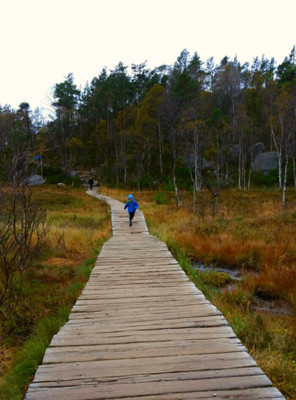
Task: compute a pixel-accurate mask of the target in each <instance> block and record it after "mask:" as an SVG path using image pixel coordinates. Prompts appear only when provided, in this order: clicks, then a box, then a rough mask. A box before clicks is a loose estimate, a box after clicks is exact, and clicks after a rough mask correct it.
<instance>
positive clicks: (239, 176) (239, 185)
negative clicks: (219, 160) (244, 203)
mask: <svg viewBox="0 0 296 400" xmlns="http://www.w3.org/2000/svg"><path fill="white" fill-rule="evenodd" d="M241 166H242V149H241V144H239V152H238V189H239V190H241V189H242V184H241V174H242V171H241Z"/></svg>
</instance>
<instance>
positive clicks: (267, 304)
mask: <svg viewBox="0 0 296 400" xmlns="http://www.w3.org/2000/svg"><path fill="white" fill-rule="evenodd" d="M252 307H253V309H254V310H255V311H259V312H263V313H268V314H272V315H275V316H289V315H293V314H294V311H293V309H292V307H290V306H289V304H287V303H284V302H279V301H276V300H263V299H261V298H260V297H257V296H254V304H253V306H252Z"/></svg>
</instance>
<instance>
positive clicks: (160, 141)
mask: <svg viewBox="0 0 296 400" xmlns="http://www.w3.org/2000/svg"><path fill="white" fill-rule="evenodd" d="M162 142H163V139H162V131H161V126H160V121H158V148H159V171H160V175H163V167H162V145H163V143H162Z"/></svg>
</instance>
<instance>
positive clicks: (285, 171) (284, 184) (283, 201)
mask: <svg viewBox="0 0 296 400" xmlns="http://www.w3.org/2000/svg"><path fill="white" fill-rule="evenodd" d="M285 156H286V157H285V167H284V181H283V192H282V207H283V209H284V208H285V206H286V190H287V172H288V163H289V158H288V149H286V155H285Z"/></svg>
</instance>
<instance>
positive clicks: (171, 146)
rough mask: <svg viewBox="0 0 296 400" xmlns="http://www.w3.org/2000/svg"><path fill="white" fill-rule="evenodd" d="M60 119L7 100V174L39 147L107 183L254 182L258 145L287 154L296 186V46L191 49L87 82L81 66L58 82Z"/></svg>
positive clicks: (54, 161) (287, 177) (53, 161)
mask: <svg viewBox="0 0 296 400" xmlns="http://www.w3.org/2000/svg"><path fill="white" fill-rule="evenodd" d="M52 107H53V110H54V114H53V115H52V117H51V119H50V120H48V121H46V122H42V119H41V118H40V115H39V114H38V112H35V113H33V112H32V111H31V109H30V106H29V104H28V103H22V104H20V106H19V109H18V110H12V109H11V108H10V107H9V106H4V107H1V108H0V132H1V139H0V146H1V153H2V154H3V161H4V162H3V163H2V166H1V176H2V180H6V181H13V180H17V179H18V177H19V176H21V175H22V174H21V173H20V171H21V170H22V171H24V169H26V168H27V167H29V164H30V162H31V160H32V159H33V157H34V156H35V155H37V154H38V155H40V154H41V155H42V159H43V163H44V164H45V165H49V166H50V165H51V166H60V167H63V169H64V171H66V172H67V171H70V170H77V169H80V170H81V169H90V168H95V169H96V171H97V175H98V177H99V178H100V179H101V181H102V182H104V183H109V184H116V185H121V186H127V185H133V186H136V187H138V188H141V187H145V186H146V187H147V186H150V187H151V186H153V185H158V184H159V183H166V184H170V185H171V186H172V187H174V189H175V192H176V195H177V198H178V191H179V189H180V188H182V187H191V188H195V189H196V190H198V189H199V188H201V187H202V185H208V186H211V185H212V186H213V185H215V186H216V187H223V186H225V185H237V186H238V188H240V189H247V188H250V185H251V182H252V177H253V175H254V173H253V172H252V164H253V161H254V156H255V154H254V145H255V144H256V143H258V142H262V143H263V144H264V146H265V149H266V151H273V152H276V153H277V170H276V175H275V179H276V180H277V184H278V186H279V187H280V188H283V189H284V190H285V187H286V185H287V182H288V183H289V184H291V185H293V186H295V187H296V171H295V157H296V128H295V126H296V124H295V122H296V52H295V46H294V48H293V49H292V51H291V53H290V54H289V55H288V56H287V57H286V58H285V60H284V61H283V62H282V63H281V64H280V65H278V66H276V63H275V60H274V59H271V60H269V59H267V58H265V57H264V56H263V57H262V58H255V59H254V60H253V63H252V64H249V63H245V64H241V63H240V62H239V61H238V60H237V58H234V60H230V59H229V58H228V57H225V58H223V59H222V60H221V62H220V63H219V64H218V65H215V63H214V60H213V58H210V59H208V60H207V61H206V62H203V61H202V60H201V59H200V57H199V56H198V54H197V53H194V54H193V55H190V54H189V53H188V51H187V50H183V51H182V52H181V54H180V56H179V57H178V58H177V60H176V62H175V63H174V65H172V66H168V65H162V66H160V67H157V68H155V69H153V70H151V69H149V68H147V65H146V62H144V63H142V64H137V65H136V64H132V66H131V67H127V66H125V65H123V64H122V63H121V62H120V63H119V64H118V65H117V66H116V67H115V68H114V69H113V70H110V71H109V72H108V70H107V69H106V68H105V69H103V70H102V71H101V73H100V74H99V75H98V76H97V77H95V78H93V79H92V81H91V82H90V83H88V84H87V85H86V86H85V88H83V89H79V88H78V87H77V86H76V84H75V82H74V78H73V75H72V74H69V75H68V76H67V77H66V78H65V80H64V82H61V83H57V84H56V85H55V86H54V88H53V98H52Z"/></svg>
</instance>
